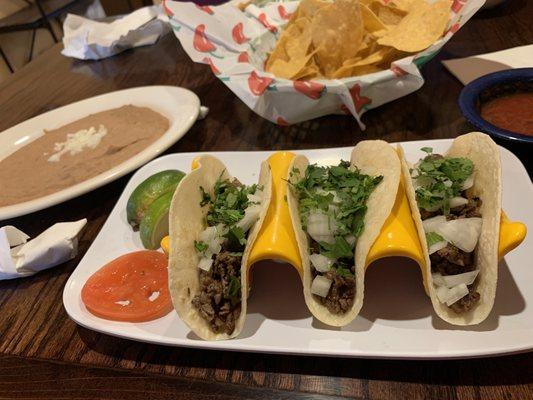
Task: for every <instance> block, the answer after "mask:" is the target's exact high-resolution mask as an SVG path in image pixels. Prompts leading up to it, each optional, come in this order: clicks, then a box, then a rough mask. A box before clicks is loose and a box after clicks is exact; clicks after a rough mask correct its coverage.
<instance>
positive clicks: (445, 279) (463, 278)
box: [432, 269, 479, 288]
mask: <svg viewBox="0 0 533 400" xmlns="http://www.w3.org/2000/svg"><path fill="white" fill-rule="evenodd" d="M478 273H479V270H478V269H476V270H475V271H470V272H465V273H463V274H455V275H441V274H439V273H438V272H437V273H435V274H432V276H433V283H434V284H435V285H438V286H446V287H447V288H452V287H454V286H457V285H460V284H461V283H464V284H465V285H467V286H468V285H471V284H472V283H474V281H475V280H476V277H477V274H478Z"/></svg>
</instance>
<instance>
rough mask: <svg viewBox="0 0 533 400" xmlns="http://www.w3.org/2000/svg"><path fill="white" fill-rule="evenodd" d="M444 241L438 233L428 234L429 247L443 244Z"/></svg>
mask: <svg viewBox="0 0 533 400" xmlns="http://www.w3.org/2000/svg"><path fill="white" fill-rule="evenodd" d="M443 240H444V238H443V237H442V236H441V235H439V234H438V233H436V232H428V233H426V242H427V243H428V247H431V246H433V245H434V244H435V243H438V242H442V241H443Z"/></svg>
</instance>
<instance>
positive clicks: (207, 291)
mask: <svg viewBox="0 0 533 400" xmlns="http://www.w3.org/2000/svg"><path fill="white" fill-rule="evenodd" d="M241 259H242V257H241V256H236V255H233V254H231V253H230V252H228V251H224V250H223V251H221V252H220V253H218V254H217V255H216V256H215V259H214V262H213V266H212V267H211V269H210V270H209V271H208V272H207V271H203V270H200V293H199V294H197V295H196V296H194V298H193V300H192V304H193V306H194V307H196V308H197V309H198V311H199V312H200V315H201V316H202V317H203V318H204V319H205V320H206V321H208V322H209V324H210V326H211V329H212V330H213V332H215V333H227V334H228V335H229V334H231V333H232V332H233V330H234V329H235V322H236V321H237V319H238V318H239V315H240V314H241V290H240V286H239V289H238V293H232V290H234V289H232V283H231V282H232V280H235V279H237V280H238V282H239V284H240V281H241Z"/></svg>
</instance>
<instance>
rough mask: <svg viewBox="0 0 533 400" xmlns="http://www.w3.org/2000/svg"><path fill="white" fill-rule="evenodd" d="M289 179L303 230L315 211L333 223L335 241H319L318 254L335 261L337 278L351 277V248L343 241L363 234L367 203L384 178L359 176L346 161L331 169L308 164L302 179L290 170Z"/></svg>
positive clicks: (352, 255) (355, 169)
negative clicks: (297, 204) (327, 217)
mask: <svg viewBox="0 0 533 400" xmlns="http://www.w3.org/2000/svg"><path fill="white" fill-rule="evenodd" d="M289 176H290V179H289V183H290V185H291V189H292V190H294V191H295V192H296V194H297V197H298V201H299V206H300V219H301V222H302V226H303V228H304V229H306V228H307V222H308V218H309V215H310V214H311V213H316V212H317V211H319V212H321V213H324V214H327V215H328V216H329V217H330V220H334V221H335V234H334V241H333V243H326V242H319V243H318V248H319V252H320V254H322V255H324V256H326V257H329V258H331V259H334V260H336V261H335V264H334V265H333V268H334V269H335V270H336V271H337V273H338V274H339V275H341V276H345V277H353V274H352V273H351V266H353V263H354V261H353V258H354V246H353V245H350V244H349V243H348V242H347V240H346V238H347V237H348V236H353V237H355V238H357V237H359V236H360V235H361V233H362V232H363V229H364V218H365V214H366V211H367V206H366V202H367V200H368V198H369V196H370V194H371V193H372V191H373V190H374V189H375V188H376V186H377V185H378V184H379V183H380V182H381V181H382V179H383V177H382V176H376V177H372V176H369V175H364V174H361V173H360V171H359V170H358V169H357V168H354V167H352V166H351V165H350V162H349V161H341V162H340V164H339V165H336V166H331V167H321V166H318V165H315V164H314V165H309V166H308V167H307V169H306V171H305V174H304V176H303V177H302V176H301V174H300V171H298V170H297V169H293V171H291V173H290V175H289Z"/></svg>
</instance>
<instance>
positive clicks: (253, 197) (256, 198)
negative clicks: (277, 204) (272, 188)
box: [246, 190, 263, 203]
mask: <svg viewBox="0 0 533 400" xmlns="http://www.w3.org/2000/svg"><path fill="white" fill-rule="evenodd" d="M262 194H263V192H261V191H259V190H256V192H255V193H254V194H249V195H247V196H246V197H247V198H248V201H249V202H250V203H261V196H262Z"/></svg>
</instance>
